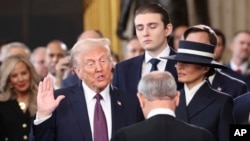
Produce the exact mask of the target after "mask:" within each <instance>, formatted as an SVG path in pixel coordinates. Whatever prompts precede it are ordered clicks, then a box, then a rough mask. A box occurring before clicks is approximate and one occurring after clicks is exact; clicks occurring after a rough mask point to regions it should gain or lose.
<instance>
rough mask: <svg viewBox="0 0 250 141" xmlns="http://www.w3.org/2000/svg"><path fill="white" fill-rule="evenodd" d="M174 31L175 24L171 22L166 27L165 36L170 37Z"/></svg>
mask: <svg viewBox="0 0 250 141" xmlns="http://www.w3.org/2000/svg"><path fill="white" fill-rule="evenodd" d="M172 32H173V25H172V24H171V23H169V24H167V25H166V27H165V36H166V37H168V36H169V35H171V34H172Z"/></svg>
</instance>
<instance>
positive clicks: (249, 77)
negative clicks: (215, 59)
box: [222, 64, 250, 89]
mask: <svg viewBox="0 0 250 141" xmlns="http://www.w3.org/2000/svg"><path fill="white" fill-rule="evenodd" d="M227 67H228V69H223V70H222V72H223V73H226V74H228V75H230V76H232V77H235V78H237V79H240V80H242V81H244V82H245V83H246V84H247V86H248V89H250V75H249V74H248V75H246V74H245V75H241V74H238V73H236V72H235V71H233V70H232V68H231V66H230V64H227ZM247 69H250V64H249V65H248V67H247Z"/></svg>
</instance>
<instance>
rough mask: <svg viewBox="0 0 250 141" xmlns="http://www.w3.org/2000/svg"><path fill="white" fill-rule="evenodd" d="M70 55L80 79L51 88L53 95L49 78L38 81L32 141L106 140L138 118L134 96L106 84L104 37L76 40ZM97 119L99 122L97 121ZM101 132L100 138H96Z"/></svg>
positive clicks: (108, 56) (108, 72)
mask: <svg viewBox="0 0 250 141" xmlns="http://www.w3.org/2000/svg"><path fill="white" fill-rule="evenodd" d="M71 56H72V60H73V68H74V71H75V73H76V74H77V76H78V78H79V79H80V80H79V81H78V83H76V84H75V85H72V86H70V87H66V88H63V89H59V90H57V91H55V95H53V82H52V79H51V78H50V77H46V78H45V79H44V81H43V82H40V84H39V91H38V96H37V106H38V111H37V115H36V119H35V120H34V125H33V129H32V133H31V138H32V139H33V140H42V141H45V140H46V141H50V140H51V141H69V140H74V141H78V140H79V141H92V140H94V141H108V140H109V139H110V138H111V135H112V133H114V132H115V131H116V130H118V129H119V128H121V127H123V126H127V125H130V124H132V123H135V122H138V121H140V120H141V119H142V118H141V117H142V114H141V109H140V107H139V104H138V101H137V99H136V96H134V97H133V96H131V95H128V94H124V93H122V92H121V91H119V90H118V89H116V88H115V87H113V86H111V85H110V81H111V78H112V73H111V69H112V62H111V61H112V60H111V54H110V49H109V40H108V39H105V38H100V39H83V40H80V41H78V42H77V43H76V44H75V45H74V47H73V48H72V50H71ZM54 97H55V98H56V99H55V98H54ZM59 103H60V104H59ZM98 119H99V120H102V121H99V123H97V120H98ZM98 125H101V127H103V128H101V127H97V126H98ZM101 129H103V130H102V131H100V130H101ZM98 130H99V131H98ZM101 135H102V136H103V138H101V139H100V140H98V139H97V138H98V137H100V136H101Z"/></svg>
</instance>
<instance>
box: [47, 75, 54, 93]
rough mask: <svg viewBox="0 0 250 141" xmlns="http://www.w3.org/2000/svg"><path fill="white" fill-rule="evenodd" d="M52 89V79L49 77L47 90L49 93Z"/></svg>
mask: <svg viewBox="0 0 250 141" xmlns="http://www.w3.org/2000/svg"><path fill="white" fill-rule="evenodd" d="M53 89H54V83H53V79H52V78H51V77H50V79H49V85H48V90H49V91H53Z"/></svg>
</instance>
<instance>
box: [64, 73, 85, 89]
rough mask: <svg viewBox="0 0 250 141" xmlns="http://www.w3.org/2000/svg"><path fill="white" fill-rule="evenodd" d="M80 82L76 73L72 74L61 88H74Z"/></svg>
mask: <svg viewBox="0 0 250 141" xmlns="http://www.w3.org/2000/svg"><path fill="white" fill-rule="evenodd" d="M78 81H80V79H79V78H78V76H77V75H76V74H75V73H74V74H71V75H69V76H68V77H67V78H65V79H64V80H63V81H62V86H61V88H65V87H68V86H72V85H74V84H76V83H77V82H78Z"/></svg>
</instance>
